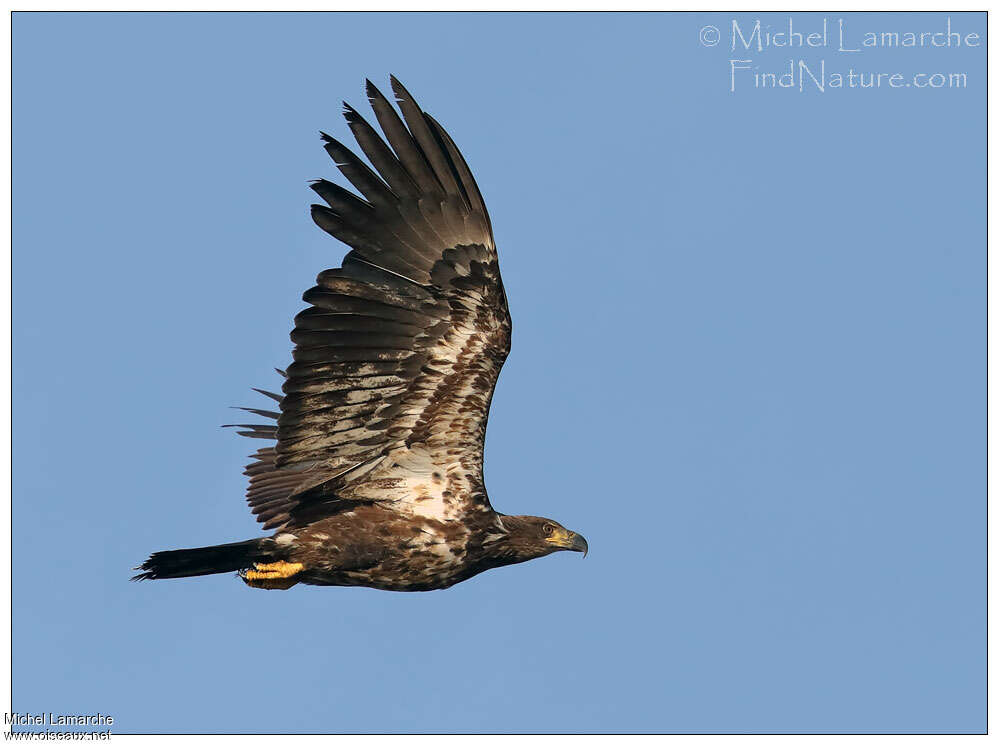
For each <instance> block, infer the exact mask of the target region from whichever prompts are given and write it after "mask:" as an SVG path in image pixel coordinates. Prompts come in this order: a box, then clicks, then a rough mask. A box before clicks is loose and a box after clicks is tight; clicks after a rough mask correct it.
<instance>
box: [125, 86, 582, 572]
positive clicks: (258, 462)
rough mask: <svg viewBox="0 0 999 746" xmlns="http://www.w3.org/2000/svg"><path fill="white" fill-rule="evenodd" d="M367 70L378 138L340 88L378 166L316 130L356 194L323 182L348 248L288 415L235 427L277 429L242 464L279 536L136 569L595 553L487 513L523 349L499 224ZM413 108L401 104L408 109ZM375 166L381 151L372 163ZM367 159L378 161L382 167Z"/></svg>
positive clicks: (269, 414)
mask: <svg viewBox="0 0 999 746" xmlns="http://www.w3.org/2000/svg"><path fill="white" fill-rule="evenodd" d="M391 85H392V90H393V92H394V94H395V100H396V103H397V105H398V111H397V110H396V108H395V107H393V106H392V104H391V103H389V101H388V99H386V97H385V96H383V95H382V93H381V92H380V91H379V90H378V89H377V88H376V87H375V86H374V85H373V84H372V83H371V81H370V80H369V81H366V90H367V97H368V100H369V102H370V104H371V108H372V109H373V111H374V115H375V118H376V119H377V122H378V125H379V126H380V128H381V131H382V133H384V138H383V137H382V135H380V134H379V132H378V131H377V130H376V129H375V128H374V127H372V125H371V124H369V123H368V122H367V121H366V120H365V119H364V118H363V117H362V116H361V114H359V113H358V112H357V111H356V110H355V109H354V108H352V107H351V106H350V105H349V104H347V103H346V102H344V105H343V106H344V109H343V115H344V117H345V119H346V120H347V125H348V126H349V128H350V130H351V133H352V134H353V136H354V139H355V140H356V141H357V145H358V146H359V148H360V151H361V152H362V153H363V154H364V156H366V158H367V161H368V162H367V163H366V162H365V161H364V160H362V159H361V158H360V157H358V155H357V154H355V153H354V152H352V151H351V150H350V149H349V148H347V147H345V146H344V145H343V144H341V143H340V142H339V141H338V140H336V139H334V138H333V137H331V136H329V135H327V134H326V133H320V134H321V137H322V140H323V142H324V147H325V149H326V151H327V153H328V154H329V155H330V157H331V158H332V159H333V161H334V163H335V164H336V166H337V168H339V170H340V171H341V172H342V174H343V175H344V176H345V177H346V179H347V180H348V181H349V182H350V183H351V184H352V185H353V186H354V187H355V189H356V190H357V193H355V192H353V191H351V190H349V189H346V188H344V187H341V186H339V185H337V184H335V183H333V182H330V181H327V180H325V179H319V180H317V181H315V182H314V183H312V185H311V186H312V189H313V190H314V191H315V192H316V193H317V194H318V195H319V197H320V198H322V200H323V201H324V202H325V203H326V204H325V205H318V204H314V205H312V208H311V210H312V219H313V220H314V221H315V223H316V224H317V225H318V226H319V227H320V228H322V229H323V230H324V231H326V232H327V233H329V234H331V235H332V236H334V237H335V238H337V239H339V240H340V241H342V242H343V243H345V244H346V245H347V246H349V247H350V251H349V252H348V253H347V255H346V256H345V257H344V259H343V262H342V264H341V266H340V267H337V268H334V269H327V270H325V271H323V272H321V273H320V274H319V276H318V278H317V279H316V285H315V287H313V288H311V289H309V290H308V291H306V293H305V294H304V296H303V300H304V301H305V302H306V303H307V304H308V307H307V308H306V309H305V310H303V311H302V312H301V313H299V314H298V315H297V316H296V317H295V321H294V330H293V331H292V332H291V339H292V342H293V343H294V351H293V356H292V360H293V362H292V363H291V364H290V365H289V366H288V368H287V370H285V371H280V370H279V371H278V372H279V373H281V374H282V375H283V376H284V382H283V385H282V393H281V394H276V393H271V392H267V391H262V390H260V389H255V390H256V391H258V392H259V393H261V394H263V395H265V396H268V397H270V398H271V399H273V400H274V401H276V402H277V403H278V409H279V411H276V412H275V411H269V410H265V409H257V408H242V409H245V410H246V411H248V412H251V413H253V414H254V415H256V416H259V417H261V418H264V419H266V420H269V421H267V422H262V423H257V424H244V425H233V426H232V427H237V428H241V430H240V434H241V435H245V436H248V437H251V438H260V439H264V440H270V441H274V443H273V445H267V446H265V447H263V448H260V449H259V450H258V451H256V452H255V453H254V454H253V456H252V459H253V460H252V462H251V463H250V464H249V466H247V467H246V470H245V472H244V473H245V474H246V475H247V476H248V477H249V486H248V490H247V495H246V499H247V502H248V503H249V506H250V509H251V510H252V512H253V514H254V515H256V517H257V520H258V521H259V522H260V523H262V524H263V528H264V529H268V530H273V531H274V533H273V534H272V535H270V536H267V537H262V538H255V539H249V540H247V541H240V542H235V543H230V544H219V545H216V546H210V547H200V548H196V549H178V550H172V551H161V552H155V553H154V554H152V555H151V556H150V557H149V559H147V560H146V561H145V562H143V563H142V565H140V566H139V567H137V568H135V569H137V570H141V571H142V572H140V573H139V574H138V575H135V576H134V577H133V580H145V579H150V580H153V579H160V578H185V577H193V576H200V575H211V574H216V573H228V572H236V573H238V577H239V578H241V579H242V580H243V581H244V582H245V583H246V584H247V585H249V586H251V587H253V588H265V589H287V588H291V587H292V586H294V585H296V584H298V583H303V584H306V585H332V586H364V587H369V588H377V589H382V590H392V591H429V590H436V589H442V588H448V587H450V586H452V585H454V584H455V583H460V582H462V581H463V580H467V579H468V578H471V577H473V576H474V575H477V574H479V573H481V572H483V571H485V570H489V569H492V568H496V567H502V566H505V565H512V564H515V563H519V562H525V561H527V560H531V559H535V558H538V557H544V556H546V555H549V554H551V553H553V552H558V551H563V550H569V551H576V552H582V553H583V554H584V556H585V554H586V552H587V550H588V547H587V543H586V539H584V538H583V537H582V536H581V535H579V534H577V533H575V532H573V531H570V530H568V529H566V528H565V527H564V526H562V525H561V524H560V523H558V522H557V521H554V520H551V519H549V518H539V517H536V516H527V515H505V514H503V513H499V512H497V511H496V510H494V509H493V507H492V505H491V504H490V502H489V496H488V495H487V493H486V487H485V483H484V480H483V474H482V463H483V447H484V445H485V436H486V423H487V421H488V419H489V407H490V404H491V402H492V397H493V390H494V389H495V386H496V380H497V378H498V377H499V373H500V368H501V367H502V366H503V362H504V361H505V360H506V357H507V354H508V353H509V352H510V331H511V324H510V312H509V309H508V307H507V298H506V292H505V290H504V288H503V281H502V278H501V277H500V269H499V262H498V258H497V254H496V246H495V243H494V241H493V231H492V224H491V223H490V220H489V213H488V212H487V211H486V205H485V202H484V201H483V199H482V195H481V193H480V192H479V188H478V186H477V185H476V183H475V179H474V178H473V177H472V172H471V170H470V169H469V167H468V164H467V163H466V162H465V159H464V158H463V157H462V155H461V153H460V152H459V151H458V148H457V146H456V145H455V144H454V141H453V140H452V139H451V137H450V136H449V135H448V134H447V132H445V131H444V128H443V127H441V125H440V124H438V123H437V121H436V120H435V119H434V118H433V117H431V116H430V115H429V114H427V113H426V112H425V111H423V110H422V109H421V108H420V106H419V105H418V104H417V102H416V100H415V99H414V98H413V97H412V96H411V95H410V94H409V92H408V91H407V90H406V89H405V88H404V87H403V86H402V84H401V83H399V81H398V80H397V79H396V78H395V77H394V76H392V77H391ZM400 113H401V116H400ZM369 163H370V165H368V164H369ZM372 166H373V168H372Z"/></svg>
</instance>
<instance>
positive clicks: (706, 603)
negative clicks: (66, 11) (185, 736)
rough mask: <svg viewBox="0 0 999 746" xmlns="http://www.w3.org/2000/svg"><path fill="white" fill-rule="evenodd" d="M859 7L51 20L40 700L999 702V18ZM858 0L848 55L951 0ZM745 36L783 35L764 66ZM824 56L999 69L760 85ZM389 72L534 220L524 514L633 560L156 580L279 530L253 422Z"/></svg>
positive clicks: (32, 536) (29, 627) (327, 720)
mask: <svg viewBox="0 0 999 746" xmlns="http://www.w3.org/2000/svg"><path fill="white" fill-rule="evenodd" d="M840 17H841V16H838V15H832V14H830V15H828V16H827V20H828V25H829V29H830V31H829V37H830V38H829V39H828V46H826V47H822V48H809V49H804V48H791V49H788V48H773V47H768V48H765V49H763V50H759V49H757V48H754V49H752V50H744V49H741V50H740V49H737V50H736V51H735V52H733V51H732V50H731V48H730V46H731V45H730V42H731V38H730V36H731V33H730V32H731V24H732V16H728V15H721V14H706V15H700V14H679V15H610V14H605V15H548V14H534V15H516V14H504V15H489V14H479V15H449V14H436V15H364V14H350V15H263V14H248V15H215V14H199V15H165V14H145V15H123V14H96V15H45V14H31V15H26V14H15V16H14V20H13V30H14V36H13V39H14V41H13V43H14V49H13V76H14V77H13V107H14V108H13V137H14V140H13V142H14V163H13V166H14V181H13V187H14V196H13V209H14V224H13V238H14V253H13V353H14V358H13V397H14V401H13V404H14V412H13V417H14V422H13V426H14V452H13V456H14V462H13V463H14V472H13V635H14V651H13V667H14V687H13V706H14V710H15V711H19V712H25V711H28V712H40V711H45V712H55V713H80V712H103V713H107V714H110V715H112V716H113V717H114V719H115V724H114V728H113V729H114V730H115V731H117V732H175V731H184V732H188V731H193V732H275V731H276V732H316V731H319V732H330V731H332V732H338V731H350V732H370V731H395V732H399V731H402V732H411V731H419V732H423V731H430V732H440V731H443V732H450V731H487V732H493V731H499V732H523V731H539V732H547V731H567V732H577V731H598V732H604V731H612V732H613V731H625V732H632V731H637V732H645V731H665V732H732V731H736V732H746V731H755V732H760V731H763V732H784V731H790V732H815V731H819V732H851V731H865V732H884V731H888V732H899V731H900V732H981V731H983V730H984V727H985V656H984V643H985V486H986V483H985V476H986V472H985V467H986V456H985V407H984V404H985V390H986V389H985V308H986V278H985V229H986V226H985V214H986V213H985V210H986V205H985V175H986V163H985V143H986V139H985V138H986V133H985V91H986V89H985V50H984V47H983V46H979V47H977V48H967V47H963V46H962V47H960V48H954V47H951V48H933V47H922V48H905V49H873V50H871V49H866V50H863V51H860V52H854V53H847V52H840V51H839V50H838V49H837V48H836V47H837V44H838V42H837V40H836V39H835V38H834V30H835V29H837V28H838V26H837V19H839V18H840ZM736 18H737V20H738V21H739V22H740V23H743V24H748V25H750V26H751V25H752V23H753V21H754V20H755V19H756V18H757V16H752V15H748V14H741V15H739V16H737V17H736ZM759 18H760V19H761V29H764V30H765V29H766V28H767V27H768V26H769V27H770V28H771V30H773V31H775V32H776V31H779V30H781V29H786V25H787V15H776V14H775V15H766V16H760V17H759ZM822 18H823V17H822V16H820V15H819V16H817V15H810V14H797V15H795V16H794V17H793V22H794V28H795V30H798V29H799V28H801V29H802V30H807V31H813V30H815V29H819V28H821V24H822ZM842 18H843V19H844V23H845V28H846V29H847V33H848V34H849V36H848V37H847V46H850V44H851V42H852V40H853V39H857V40H860V39H861V35H862V33H863V32H865V31H876V32H881V31H898V32H905V31H912V32H937V31H939V30H940V29H941V28H942V27H943V26H944V25H945V23H946V16H941V15H932V14H911V15H910V14H895V15H863V14H851V15H845V16H842ZM951 23H952V27H953V28H954V29H957V30H960V31H961V32H963V33H965V34H966V33H971V32H976V33H979V34H981V35H982V36H984V33H985V20H984V15H983V14H978V15H976V14H952V15H951ZM708 26H714V27H716V28H717V29H718V32H719V37H720V39H719V43H718V45H717V46H714V47H712V46H705V45H704V44H703V42H702V41H701V40H702V39H703V38H705V37H702V36H699V34H701V33H702V29H704V28H706V27H708ZM708 38H709V39H710V37H708ZM732 59H749V60H752V62H751V63H750V64H751V65H752V66H755V67H752V68H751V69H749V70H748V71H747V70H742V69H740V70H738V71H737V74H736V90H735V91H734V92H733V91H732V90H731V83H732V72H731V70H732V63H731V60H732ZM788 60H792V63H791V64H792V66H794V65H797V62H796V61H797V60H803V61H805V63H806V66H807V67H809V69H813V68H814V67H815V66H817V65H818V64H819V62H820V61H821V60H825V62H826V66H827V71H828V72H834V71H841V72H843V74H844V75H845V74H846V71H847V70H848V69H850V68H851V67H852V68H853V69H854V70H858V71H864V72H871V71H876V72H885V73H896V72H897V73H900V74H902V75H903V78H900V80H912V76H913V75H915V74H916V73H926V74H928V75H929V74H933V73H937V72H939V73H943V74H947V75H949V74H950V73H966V75H967V84H966V86H965V87H963V88H946V87H945V88H937V89H917V88H915V87H912V86H909V87H899V88H894V89H890V88H882V89H878V90H868V89H860V88H855V89H838V90H832V89H828V90H826V91H825V92H820V91H817V90H815V89H814V88H811V87H806V89H805V90H798V89H772V88H771V89H767V88H759V87H756V86H755V85H754V81H756V80H758V79H763V78H757V77H755V76H756V74H757V73H760V74H763V73H767V72H774V75H775V77H776V75H777V74H780V73H782V72H784V71H786V69H787V65H788ZM389 73H395V74H396V75H398V76H399V77H400V78H401V79H402V81H403V82H404V83H405V84H406V85H407V87H408V88H409V89H410V90H411V91H412V92H413V94H414V95H415V96H416V98H417V99H418V100H419V101H420V103H421V105H422V106H423V107H424V108H425V109H426V110H428V111H429V112H431V113H432V114H433V115H434V116H435V118H437V119H438V120H439V121H441V122H442V123H443V124H444V126H445V127H446V128H447V129H448V130H449V132H450V133H451V134H452V136H453V137H454V138H455V140H456V141H457V143H458V144H459V146H460V147H461V148H462V151H463V152H464V154H465V156H466V158H467V160H468V161H469V163H470V165H471V166H472V169H473V170H474V172H475V174H476V177H477V179H478V182H479V185H480V187H481V189H482V192H483V194H484V196H485V198H486V201H487V204H488V206H489V209H490V212H491V216H492V222H493V225H494V227H495V233H496V240H497V243H498V246H499V250H500V259H501V265H502V269H503V276H504V280H505V283H506V288H507V293H508V296H509V301H510V306H511V309H512V313H513V318H514V341H513V352H512V355H511V357H510V358H509V360H508V361H507V364H506V366H505V368H504V370H503V374H502V375H501V377H500V381H499V386H498V388H497V392H496V396H495V399H494V402H493V410H492V415H491V417H490V426H489V433H488V442H487V448H486V479H487V485H488V488H489V492H490V497H491V499H492V502H493V504H494V506H496V507H497V509H499V510H501V511H503V512H507V513H534V514H539V515H546V516H551V517H553V518H555V519H557V520H559V521H560V522H562V523H563V524H565V525H567V526H569V527H570V528H573V529H577V530H579V531H580V532H581V533H583V534H585V535H586V537H587V538H588V540H589V543H590V547H591V551H590V554H589V557H587V558H586V559H585V560H583V559H581V558H580V556H579V555H576V554H568V553H566V554H560V555H555V556H552V557H549V558H546V559H543V560H539V561H536V562H531V563H528V564H524V565H519V566H514V567H510V568H504V569H500V570H496V571H492V572H488V573H485V574H483V575H480V576H478V577H476V578H474V579H472V580H470V581H468V582H466V583H463V584H460V585H458V586H455V587H454V588H452V589H450V590H447V591H442V592H433V593H426V594H393V593H386V592H378V591H372V590H367V589H338V588H311V587H297V588H294V589H293V590H291V591H288V592H285V593H279V592H262V591H255V590H251V589H248V588H246V587H244V586H243V584H242V583H241V582H239V581H238V580H236V579H234V578H232V577H229V576H215V577H209V578H199V579H191V580H186V581H161V582H151V583H143V584H134V583H129V582H127V579H128V577H129V575H130V574H131V573H130V568H131V567H133V566H134V565H136V564H138V563H139V562H141V561H142V560H143V559H144V558H145V557H146V556H147V554H148V553H149V552H150V551H152V550H158V549H168V548H178V547H186V546H198V545H204V544H213V543H219V542H224V541H234V540H240V539H245V538H249V537H252V536H256V535H258V534H259V530H258V528H257V524H255V522H254V520H253V518H252V516H250V514H249V512H248V511H247V509H246V507H245V505H244V504H243V496H242V495H243V490H244V487H245V483H244V478H243V477H242V475H241V471H242V468H243V464H244V462H245V460H246V456H247V454H248V453H249V452H250V450H251V449H252V446H253V442H251V441H247V440H245V439H241V438H238V437H236V436H235V435H234V434H233V432H232V431H229V430H223V429H221V428H220V427H219V425H221V424H223V423H226V422H231V421H238V420H240V418H241V415H240V414H238V413H235V412H233V411H232V410H230V409H228V408H227V407H228V406H230V405H250V406H255V405H257V404H258V403H259V402H258V397H257V396H256V395H255V394H253V393H252V392H251V391H250V387H251V386H258V387H263V388H274V387H277V386H279V382H278V379H277V376H276V374H274V373H273V368H274V367H275V366H277V367H283V366H285V365H287V363H288V362H289V360H290V351H291V343H290V341H289V339H288V332H289V331H290V329H291V319H292V317H293V315H294V314H295V313H296V312H297V311H298V310H300V309H301V308H302V306H303V303H302V302H301V300H300V297H301V294H302V292H303V291H304V290H305V289H307V288H308V287H309V286H310V285H311V284H312V283H313V280H314V278H315V275H316V274H317V273H318V272H319V271H321V270H322V269H325V268H327V267H331V266H336V265H338V264H339V261H340V258H341V257H342V256H343V254H344V253H345V249H344V247H343V246H342V245H340V244H338V243H337V242H336V241H335V240H333V239H332V238H331V237H329V236H327V235H326V234H324V233H322V232H321V231H320V230H319V229H318V228H316V227H315V226H314V225H313V224H312V222H311V220H310V219H309V217H308V205H309V204H310V202H312V201H313V195H312V193H311V192H310V191H309V190H308V188H307V181H308V180H309V179H313V178H318V177H332V175H333V174H334V173H335V168H334V166H333V164H332V162H331V161H330V160H329V159H328V157H327V156H326V154H325V153H324V151H323V150H322V148H321V145H320V141H319V138H318V134H317V132H318V130H319V129H324V130H327V131H329V132H330V133H331V134H333V135H334V136H336V137H340V138H343V139H347V136H348V130H347V128H346V125H345V124H344V123H343V121H342V119H341V118H340V114H339V110H340V101H341V99H346V100H348V101H350V102H352V103H353V104H354V105H356V106H358V108H361V109H364V107H366V102H365V100H364V95H363V81H364V78H365V77H370V78H371V79H372V80H374V81H375V82H376V84H378V85H379V86H380V87H381V88H382V89H383V90H386V89H387V79H388V75H389Z"/></svg>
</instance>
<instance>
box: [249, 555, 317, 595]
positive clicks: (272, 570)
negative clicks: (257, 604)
mask: <svg viewBox="0 0 999 746" xmlns="http://www.w3.org/2000/svg"><path fill="white" fill-rule="evenodd" d="M253 567H254V568H256V569H253V570H242V571H240V573H239V577H241V578H242V579H243V581H244V582H245V583H246V584H247V585H249V586H251V587H253V588H270V589H278V590H285V589H287V588H291V587H292V586H293V585H295V584H296V583H297V582H298V580H296V579H295V576H296V575H298V573H300V572H302V570H304V569H305V565H303V564H302V563H301V562H285V561H284V560H281V561H279V562H265V563H261V562H254V563H253Z"/></svg>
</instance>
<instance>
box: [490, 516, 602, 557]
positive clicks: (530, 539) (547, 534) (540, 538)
mask: <svg viewBox="0 0 999 746" xmlns="http://www.w3.org/2000/svg"><path fill="white" fill-rule="evenodd" d="M500 520H501V521H502V524H503V528H504V530H505V532H506V534H505V536H504V537H503V540H502V541H500V542H497V544H499V545H500V546H498V547H496V549H497V550H499V552H500V553H502V554H504V555H506V556H509V557H511V559H512V558H514V557H515V559H512V561H513V562H523V561H525V560H529V559H535V558H536V557H544V556H545V555H546V554H551V553H552V552H560V551H564V550H569V551H571V552H582V553H583V556H584V557H585V556H586V552H587V551H588V550H589V547H588V546H587V544H586V539H584V538H583V537H582V536H581V535H580V534H577V533H576V532H575V531H570V530H569V529H567V528H566V527H565V526H563V525H562V524H560V523H558V522H557V521H553V520H552V519H551V518H540V517H538V516H534V515H505V516H503V517H502V518H501V519H500Z"/></svg>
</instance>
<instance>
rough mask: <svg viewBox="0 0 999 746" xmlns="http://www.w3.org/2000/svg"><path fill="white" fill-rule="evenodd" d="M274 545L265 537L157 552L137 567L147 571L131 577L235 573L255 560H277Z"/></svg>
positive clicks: (142, 578) (145, 578)
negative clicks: (212, 545)
mask: <svg viewBox="0 0 999 746" xmlns="http://www.w3.org/2000/svg"><path fill="white" fill-rule="evenodd" d="M274 548H275V547H274V544H273V542H271V541H270V540H268V539H265V538H262V539H250V540H249V541H237V542H235V543H233V544H218V545H217V546H214V547H199V548H197V549H174V550H171V551H167V552H155V553H153V554H152V555H150V557H149V559H147V560H146V561H145V562H143V563H142V564H141V565H140V566H139V567H136V568H135V569H136V570H143V571H144V572H140V573H139V574H138V575H135V576H134V577H133V578H132V580H158V579H159V578H190V577H194V576H196V575H214V574H216V573H220V572H235V571H236V570H242V569H244V568H246V567H250V566H251V565H252V564H253V563H254V562H259V561H261V560H271V559H275V555H274Z"/></svg>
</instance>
